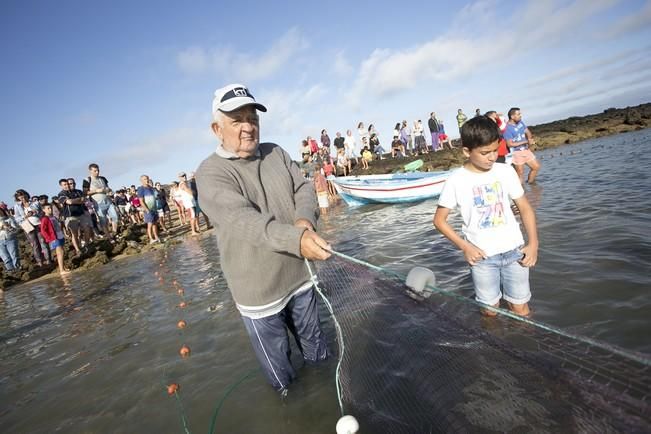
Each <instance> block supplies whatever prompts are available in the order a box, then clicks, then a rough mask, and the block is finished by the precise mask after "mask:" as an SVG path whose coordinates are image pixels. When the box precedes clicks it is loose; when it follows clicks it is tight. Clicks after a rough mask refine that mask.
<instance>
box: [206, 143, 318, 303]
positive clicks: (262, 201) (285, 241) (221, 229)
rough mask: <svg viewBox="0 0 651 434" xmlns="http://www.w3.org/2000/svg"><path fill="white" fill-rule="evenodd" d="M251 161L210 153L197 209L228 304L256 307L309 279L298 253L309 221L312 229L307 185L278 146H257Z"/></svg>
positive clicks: (312, 203) (312, 198)
mask: <svg viewBox="0 0 651 434" xmlns="http://www.w3.org/2000/svg"><path fill="white" fill-rule="evenodd" d="M258 149H259V155H258V156H256V157H253V158H250V159H244V158H236V157H232V158H226V157H224V156H221V155H218V154H217V153H214V154H212V155H211V156H210V157H208V158H206V159H205V160H204V161H203V162H202V163H201V165H200V166H199V169H197V172H196V180H197V189H198V190H199V204H200V206H201V209H202V210H204V211H205V212H206V214H207V215H208V217H210V221H211V223H213V224H214V226H215V230H216V232H217V244H218V247H219V252H220V260H221V266H222V270H223V272H224V276H225V277H226V281H227V283H228V286H229V288H230V290H231V293H232V295H233V298H234V299H235V302H236V303H238V304H241V305H247V306H262V305H265V304H269V303H271V302H273V301H276V300H278V299H280V298H282V297H285V296H287V295H288V294H289V293H290V292H292V291H293V290H295V289H296V288H298V287H299V286H300V285H301V284H303V283H305V282H306V281H308V280H309V279H310V275H309V273H308V271H307V267H306V266H305V263H304V260H303V259H302V257H301V255H300V245H301V242H300V240H301V236H302V235H303V232H304V231H305V229H303V228H297V227H295V226H294V222H295V221H296V220H298V219H300V218H304V219H307V220H309V221H310V222H311V223H312V225H313V226H314V227H315V228H316V221H317V218H318V206H317V200H316V193H315V191H314V186H313V185H312V183H310V182H309V181H307V180H305V178H303V176H302V175H301V172H300V170H299V168H298V166H297V165H296V163H294V162H293V161H292V159H291V158H290V156H289V154H287V152H285V151H284V150H283V149H282V148H281V147H280V146H278V145H275V144H273V143H261V144H260V145H259V148H258Z"/></svg>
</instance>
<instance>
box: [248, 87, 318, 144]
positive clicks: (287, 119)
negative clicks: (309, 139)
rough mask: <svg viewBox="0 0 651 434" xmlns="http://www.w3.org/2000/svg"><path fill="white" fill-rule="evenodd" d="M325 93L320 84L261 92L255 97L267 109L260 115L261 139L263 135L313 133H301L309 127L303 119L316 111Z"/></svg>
mask: <svg viewBox="0 0 651 434" xmlns="http://www.w3.org/2000/svg"><path fill="white" fill-rule="evenodd" d="M327 93H328V92H327V89H326V88H325V87H324V86H323V85H321V84H315V85H313V86H311V87H309V88H307V89H301V88H293V89H291V90H286V89H275V90H271V91H266V92H263V93H261V94H260V98H257V99H258V100H259V101H261V102H262V103H263V104H265V105H266V106H267V108H268V109H269V111H268V112H267V113H265V114H264V115H263V117H262V121H261V122H262V133H263V134H262V137H261V140H265V138H264V137H265V136H284V135H294V136H297V137H300V136H301V135H307V134H312V135H314V132H313V131H312V132H311V133H305V134H303V132H304V131H305V130H307V129H308V128H309V127H308V126H307V125H305V123H304V120H305V119H306V118H309V117H310V116H311V114H313V113H315V112H316V109H317V108H318V107H319V104H320V103H321V100H322V99H323V98H324V96H326V95H327Z"/></svg>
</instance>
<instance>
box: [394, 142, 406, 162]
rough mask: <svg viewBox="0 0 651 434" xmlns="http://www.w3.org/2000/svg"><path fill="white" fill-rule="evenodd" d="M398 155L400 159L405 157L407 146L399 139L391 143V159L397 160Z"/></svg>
mask: <svg viewBox="0 0 651 434" xmlns="http://www.w3.org/2000/svg"><path fill="white" fill-rule="evenodd" d="M396 155H397V156H398V157H400V158H402V157H404V156H405V145H403V144H402V142H401V141H400V140H399V139H394V140H393V142H392V143H391V157H392V158H396Z"/></svg>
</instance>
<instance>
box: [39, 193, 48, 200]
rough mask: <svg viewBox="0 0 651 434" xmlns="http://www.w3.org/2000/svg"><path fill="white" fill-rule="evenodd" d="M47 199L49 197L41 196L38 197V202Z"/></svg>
mask: <svg viewBox="0 0 651 434" xmlns="http://www.w3.org/2000/svg"><path fill="white" fill-rule="evenodd" d="M48 199H49V197H48V195H47V194H41V195H40V196H39V197H38V200H44V201H47V200H48Z"/></svg>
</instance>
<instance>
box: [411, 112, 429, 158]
mask: <svg viewBox="0 0 651 434" xmlns="http://www.w3.org/2000/svg"><path fill="white" fill-rule="evenodd" d="M413 135H414V146H415V147H416V151H417V152H419V153H421V154H427V141H426V140H425V136H424V135H423V123H422V122H421V121H420V119H419V120H417V121H414V130H413Z"/></svg>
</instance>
